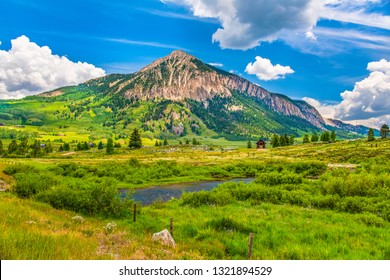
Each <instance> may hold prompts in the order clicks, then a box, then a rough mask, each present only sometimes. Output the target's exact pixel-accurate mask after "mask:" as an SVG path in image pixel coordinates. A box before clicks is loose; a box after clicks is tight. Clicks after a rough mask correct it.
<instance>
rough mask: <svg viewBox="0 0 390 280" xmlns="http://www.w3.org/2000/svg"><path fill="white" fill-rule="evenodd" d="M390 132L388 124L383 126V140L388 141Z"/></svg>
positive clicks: (381, 131) (381, 132)
mask: <svg viewBox="0 0 390 280" xmlns="http://www.w3.org/2000/svg"><path fill="white" fill-rule="evenodd" d="M389 132H390V130H389V126H388V125H387V124H383V125H382V126H381V130H380V134H381V138H382V139H386V138H387V135H388V134H389Z"/></svg>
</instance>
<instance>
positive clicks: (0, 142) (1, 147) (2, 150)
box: [0, 139, 4, 156]
mask: <svg viewBox="0 0 390 280" xmlns="http://www.w3.org/2000/svg"><path fill="white" fill-rule="evenodd" d="M3 153H4V147H3V141H1V139H0V156H1V155H3Z"/></svg>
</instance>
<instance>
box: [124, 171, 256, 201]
mask: <svg viewBox="0 0 390 280" xmlns="http://www.w3.org/2000/svg"><path fill="white" fill-rule="evenodd" d="M254 179H255V178H240V179H231V180H224V181H207V182H194V183H181V184H173V185H167V186H153V187H148V188H144V189H138V190H135V191H134V195H133V198H134V200H135V201H137V202H140V203H141V204H142V205H149V204H152V203H153V202H154V201H155V200H157V199H161V200H162V201H164V202H165V201H168V200H170V199H171V198H180V197H181V195H182V193H183V192H198V191H202V190H205V191H209V190H212V189H214V188H216V187H217V186H218V185H219V184H222V183H225V182H244V183H245V184H247V183H250V182H252V181H253V180H254ZM126 191H127V190H121V193H122V195H125V193H126Z"/></svg>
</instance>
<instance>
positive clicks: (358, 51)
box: [0, 0, 390, 125]
mask: <svg viewBox="0 0 390 280" xmlns="http://www.w3.org/2000/svg"><path fill="white" fill-rule="evenodd" d="M0 6H1V9H0V41H1V45H0V98H20V97H23V96H25V95H31V94H36V93H38V92H40V91H44V90H49V89H52V88H56V87H58V86H62V85H65V84H77V83H79V82H82V81H84V80H87V79H89V78H93V77H95V76H101V75H104V74H109V73H132V72H135V71H137V70H139V69H140V68H142V67H143V66H145V65H147V64H149V63H151V62H152V61H154V60H156V59H157V58H160V57H163V56H166V55H168V54H169V53H170V52H172V51H173V50H175V49H182V50H184V51H187V52H188V53H190V54H192V55H194V56H196V57H198V58H200V59H202V60H203V61H205V62H208V63H213V64H216V65H219V67H220V68H222V69H224V70H226V71H231V72H234V73H236V74H238V75H242V76H243V77H244V78H246V79H248V80H250V81H252V82H254V83H257V84H259V85H261V86H262V87H264V88H266V89H268V90H270V91H272V92H277V93H282V94H285V95H287V96H289V97H291V98H294V99H304V100H306V101H308V102H309V103H310V104H312V105H314V106H316V107H317V109H318V110H319V111H320V112H321V113H322V114H324V115H326V116H328V117H335V118H339V119H342V120H345V121H350V122H352V123H364V124H372V125H378V124H379V123H382V122H389V121H390V116H389V114H390V109H388V108H390V70H389V69H390V1H388V0H382V1H381V0H349V1H342V0H295V1H291V0H275V1H267V0H246V1H238V0H224V1H221V0H207V1H206V0H165V1H158V0H142V1H141V0H139V1H136V0H133V1H131V0H127V1H119V0H112V1H101V0H93V1H92V0H78V1H75V0H68V1H47V0H30V1H26V0H2V3H1V4H0ZM21 36H23V37H21ZM11 40H13V41H12V42H13V43H11ZM44 46H47V47H48V49H47V48H46V49H45V50H44V49H42V47H44ZM79 61H80V62H83V63H84V64H81V63H77V62H79ZM369 63H371V64H369ZM61 65H64V68H61V67H62V66H61ZM370 65H371V66H370ZM58 69H60V70H58ZM71 73H72V74H71ZM340 94H342V96H341V95H340Z"/></svg>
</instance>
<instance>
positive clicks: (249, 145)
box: [246, 140, 252, 149]
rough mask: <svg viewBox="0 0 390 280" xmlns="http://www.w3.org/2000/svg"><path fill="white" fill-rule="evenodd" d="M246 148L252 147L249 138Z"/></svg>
mask: <svg viewBox="0 0 390 280" xmlns="http://www.w3.org/2000/svg"><path fill="white" fill-rule="evenodd" d="M246 147H247V148H248V149H252V142H251V140H248V144H247V146H246Z"/></svg>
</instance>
